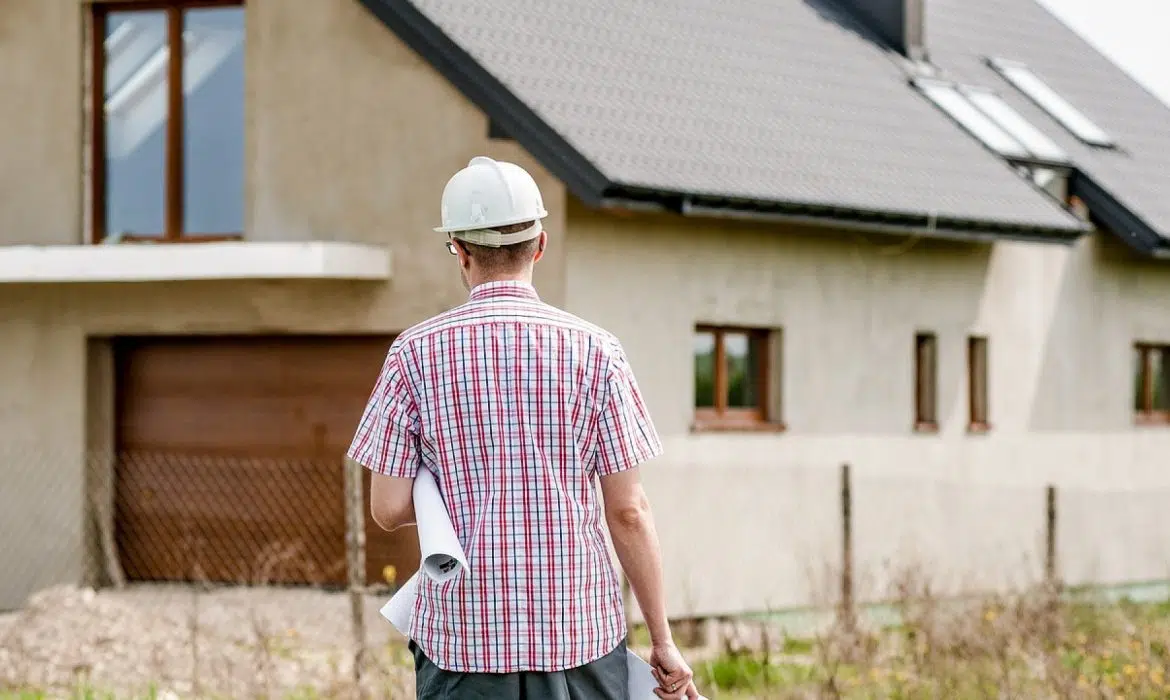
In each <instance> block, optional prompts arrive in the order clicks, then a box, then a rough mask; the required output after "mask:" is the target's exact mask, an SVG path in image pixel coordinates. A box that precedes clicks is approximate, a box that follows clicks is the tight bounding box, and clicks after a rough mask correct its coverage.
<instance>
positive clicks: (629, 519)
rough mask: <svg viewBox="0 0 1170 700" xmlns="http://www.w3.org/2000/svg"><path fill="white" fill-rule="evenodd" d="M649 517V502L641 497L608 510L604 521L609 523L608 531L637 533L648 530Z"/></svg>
mask: <svg viewBox="0 0 1170 700" xmlns="http://www.w3.org/2000/svg"><path fill="white" fill-rule="evenodd" d="M651 517H652V516H651V514H650V501H649V500H647V499H646V498H645V496H643V497H641V498H639V499H637V500H634V501H630V502H629V503H623V504H621V505H617V506H614V507H613V508H610V509H609V513H608V517H607V518H606V519H607V520H608V521H609V527H610V529H614V528H621V529H622V530H626V531H637V530H643V529H647V528H649V527H650V523H651Z"/></svg>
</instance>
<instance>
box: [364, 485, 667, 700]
mask: <svg viewBox="0 0 1170 700" xmlns="http://www.w3.org/2000/svg"><path fill="white" fill-rule="evenodd" d="M413 496H414V517H415V522H416V523H417V524H418V542H419V547H420V549H421V550H422V552H421V554H422V567H421V569H420V570H419V572H417V573H415V574H414V575H413V576H411V577H410V578H409V579H407V581H406V583H404V584H402V587H401V588H399V589H398V590H397V591H396V592H395V593H394V595H393V596H392V597H391V598H390V600H389V601H387V602H386V604H385V605H383V606H382V609H381V611H380V612H381V613H382V617H384V618H386V619H387V620H389V621H390V624H392V625H394V628H395V629H397V630H398V631H399V632H400V633H401V634H402V636H403V637H406V638H407V639H410V621H411V618H412V617H413V616H414V602H415V599H416V598H418V577H419V575H420V574H423V573H425V574H426V575H427V577H429V578H431V579H433V580H435V581H446V580H449V579H451V578H454V577H455V576H456V575H457V574H458V573H459V571H460V569H462V568H466V566H467V555H466V554H465V553H464V552H463V546H462V545H460V544H459V538H458V537H456V536H455V528H454V526H453V525H452V524H451V516H450V515H449V514H448V513H447V506H446V505H445V504H444V503H443V496H442V494H440V493H439V485H438V484H437V483H436V482H435V476H434V474H432V473H431V472H430V470H428V469H426V468H422V469H419V470H418V476H416V477H415V480H414V492H413ZM626 661H627V668H628V674H629V686H630V700H657V698H658V696H657V695H655V694H654V689H655V688H657V687H658V681H657V680H655V679H654V674H653V673H651V672H650V664H648V663H646V662H645V661H643V660H642V657H640V656H638V655H637V654H635V653H634V652H632V651H630V650H628V649H627V650H626Z"/></svg>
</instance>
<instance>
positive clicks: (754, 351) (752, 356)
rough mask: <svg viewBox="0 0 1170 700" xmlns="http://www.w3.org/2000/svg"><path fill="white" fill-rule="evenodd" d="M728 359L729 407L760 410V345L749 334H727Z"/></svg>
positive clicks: (725, 339)
mask: <svg viewBox="0 0 1170 700" xmlns="http://www.w3.org/2000/svg"><path fill="white" fill-rule="evenodd" d="M723 348H724V354H725V355H726V357H727V405H728V407H730V408H758V407H759V404H760V400H759V388H758V387H757V383H758V378H759V361H760V357H759V355H760V353H759V347H758V343H755V342H753V339H752V338H751V336H749V335H748V334H747V333H725V334H724V335H723Z"/></svg>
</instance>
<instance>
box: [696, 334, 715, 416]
mask: <svg viewBox="0 0 1170 700" xmlns="http://www.w3.org/2000/svg"><path fill="white" fill-rule="evenodd" d="M694 355H695V407H696V408H712V407H714V406H715V334H714V333H711V332H710V331H698V332H696V333H695V336H694Z"/></svg>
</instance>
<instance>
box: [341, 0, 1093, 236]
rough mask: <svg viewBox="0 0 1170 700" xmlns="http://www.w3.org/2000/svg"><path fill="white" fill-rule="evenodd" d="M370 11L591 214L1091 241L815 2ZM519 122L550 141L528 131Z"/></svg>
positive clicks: (540, 3)
mask: <svg viewBox="0 0 1170 700" xmlns="http://www.w3.org/2000/svg"><path fill="white" fill-rule="evenodd" d="M959 1H960V0H956V3H953V4H958V2H959ZM980 1H981V2H982V0H980ZM363 2H364V4H365V5H366V6H367V7H369V8H370V9H371V11H373V12H374V13H375V14H376V15H378V16H379V17H380V18H382V19H383V21H385V22H386V23H387V24H388V25H389V26H391V28H393V29H394V30H395V31H396V32H398V34H399V35H400V36H402V38H403V39H404V40H406V41H407V43H409V44H410V45H412V46H413V47H414V48H415V49H416V50H417V51H419V52H420V53H421V54H423V55H424V57H426V58H427V59H428V60H430V61H431V62H432V63H434V64H435V65H436V67H437V68H439V70H440V71H441V72H443V73H444V74H445V75H447V76H448V77H449V78H452V77H453V76H455V77H457V75H458V74H460V71H463V75H462V82H463V83H464V84H462V85H461V86H460V88H461V89H462V90H463V91H464V92H465V93H467V94H468V96H469V97H471V99H473V100H474V101H476V102H477V103H479V104H480V106H481V108H484V110H485V111H486V112H488V114H489V116H490V117H492V118H493V119H494V120H496V121H498V122H499V123H500V124H501V125H502V126H504V127H505V128H507V129H508V131H509V132H510V133H512V135H513V136H514V137H515V138H516V139H517V140H518V141H519V142H520V143H521V144H522V145H524V146H525V147H526V148H528V150H530V151H531V152H532V153H533V155H535V156H536V157H537V158H538V159H541V160H542V161H546V162H544V164H545V166H546V167H548V168H549V169H550V171H552V172H553V173H554V174H557V175H558V176H561V177H562V179H564V180H565V181H566V183H567V184H568V185H569V186H570V188H571V189H572V190H573V191H574V193H575V194H577V195H578V196H580V197H582V198H584V199H586V200H590V199H592V200H596V199H599V198H600V197H601V196H602V193H600V192H590V191H589V190H590V189H596V188H598V187H601V188H602V189H607V188H608V189H613V188H628V189H635V190H648V191H655V192H666V193H679V194H689V195H709V196H718V197H728V198H733V199H737V200H745V201H756V202H762V203H792V204H798V205H812V206H814V207H825V208H835V209H845V210H856V211H864V212H879V213H884V214H889V215H891V216H899V215H902V216H926V217H937V219H938V220H939V221H940V222H942V221H947V222H950V223H951V224H954V225H956V226H958V227H973V228H979V227H981V226H982V227H989V228H992V229H1004V230H1010V229H1029V230H1031V231H1033V232H1038V233H1064V234H1070V233H1072V234H1075V233H1077V232H1080V231H1082V230H1083V228H1084V227H1083V226H1082V225H1081V224H1080V223H1079V222H1078V221H1076V220H1075V219H1074V218H1073V217H1072V216H1071V215H1069V214H1068V213H1067V212H1066V211H1065V210H1064V209H1062V208H1061V207H1059V206H1058V205H1057V204H1056V203H1055V202H1054V201H1053V200H1051V199H1050V198H1048V197H1047V196H1046V195H1044V194H1042V193H1041V192H1039V191H1038V190H1037V189H1035V188H1033V187H1032V186H1031V185H1029V184H1028V183H1026V182H1025V181H1024V180H1023V179H1022V178H1020V177H1019V176H1018V175H1016V174H1015V173H1014V172H1012V170H1011V169H1010V168H1009V166H1007V165H1006V164H1005V163H1004V162H1003V161H1001V160H1000V159H999V158H998V157H997V156H995V155H994V154H992V153H991V152H989V151H987V150H986V149H985V148H983V147H982V146H981V145H979V144H978V142H976V141H975V140H974V139H972V138H971V137H970V136H968V135H967V134H966V133H964V132H963V131H962V130H961V129H959V128H957V127H956V126H955V125H954V124H953V123H951V122H950V120H949V119H948V118H947V117H946V116H945V115H943V114H942V113H941V112H939V111H938V110H937V109H936V108H935V107H933V106H932V105H931V104H929V103H928V102H927V101H926V100H924V99H923V98H922V97H921V96H920V95H918V94H917V93H916V92H915V91H914V90H913V89H911V88H910V87H909V86H908V85H907V80H906V76H905V74H904V73H903V70H902V68H901V67H900V66H899V64H898V62H897V61H895V60H894V56H893V55H892V54H891V53H890V52H889V51H887V50H886V49H884V48H882V47H880V46H879V45H878V44H877V43H876V42H875V41H874V40H873V38H872V36H871V35H869V34H868V33H867V32H866V31H865V30H864V29H863V28H862V27H861V26H860V25H858V24H857V23H856V22H855V21H853V19H852V18H851V17H850V16H849V15H848V14H845V13H842V12H840V11H839V10H836V9H834V7H833V6H832V5H830V4H828V3H827V2H824V1H823V0H728V1H726V2H711V1H710V0H593V1H592V2H580V1H579V0H492V2H490V3H472V2H466V0H410V2H407V0H363ZM424 19H425V20H426V21H423V20H424ZM428 23H429V24H431V25H433V26H426V25H427V24H428ZM932 36H933V35H932ZM445 41H446V42H447V43H451V42H453V43H454V44H457V48H456V49H455V50H452V47H450V46H446V47H444V45H443V44H444V42H445ZM462 52H466V55H461V54H462ZM444 53H445V54H446V56H444V55H443V54H444ZM468 59H472V60H473V62H474V63H475V64H477V66H476V68H482V69H483V70H484V71H486V74H487V75H479V76H478V78H477V77H476V74H475V73H474V72H468V71H471V69H470V68H468V66H466V65H461V62H463V63H466V62H468ZM493 79H494V80H493ZM495 81H498V84H490V83H495ZM453 82H455V81H454V80H453ZM485 83H489V84H486V85H485ZM495 88H500V89H503V90H504V91H505V92H506V93H509V96H508V97H505V98H500V97H499V95H495V94H494V93H495V92H497V90H495ZM512 97H514V98H515V99H514V100H513V99H510V98H512ZM492 100H497V101H498V104H488V103H489V102H491V101H492ZM518 115H519V116H518ZM522 116H528V117H533V118H535V120H536V121H538V122H539V127H540V128H539V129H537V128H536V127H533V133H519V131H522V129H518V126H517V125H519V124H520V123H521V121H522V119H521V117H522ZM509 122H511V123H509ZM526 123H527V122H526ZM566 149H567V150H568V151H571V153H570V154H568V155H566V154H565V153H564V151H565V150H566ZM547 161H552V162H547Z"/></svg>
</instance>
